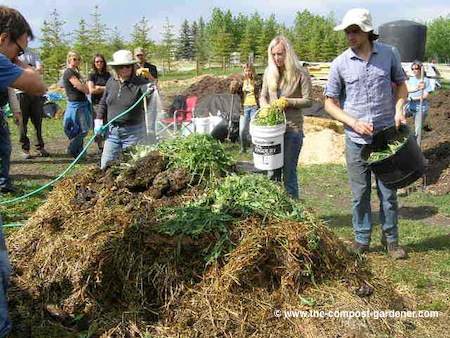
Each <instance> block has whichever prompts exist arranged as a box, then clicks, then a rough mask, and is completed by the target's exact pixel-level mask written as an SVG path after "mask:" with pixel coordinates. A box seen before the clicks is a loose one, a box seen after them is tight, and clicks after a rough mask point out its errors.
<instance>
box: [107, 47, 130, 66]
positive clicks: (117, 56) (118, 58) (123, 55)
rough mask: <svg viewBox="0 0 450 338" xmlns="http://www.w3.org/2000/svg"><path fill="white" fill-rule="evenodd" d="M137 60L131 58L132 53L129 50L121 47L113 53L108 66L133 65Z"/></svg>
mask: <svg viewBox="0 0 450 338" xmlns="http://www.w3.org/2000/svg"><path fill="white" fill-rule="evenodd" d="M135 63H137V60H135V59H134V58H133V53H131V52H130V51H129V50H126V49H121V50H118V51H117V52H115V53H114V54H113V60H112V61H110V62H108V65H109V66H126V65H134V64H135Z"/></svg>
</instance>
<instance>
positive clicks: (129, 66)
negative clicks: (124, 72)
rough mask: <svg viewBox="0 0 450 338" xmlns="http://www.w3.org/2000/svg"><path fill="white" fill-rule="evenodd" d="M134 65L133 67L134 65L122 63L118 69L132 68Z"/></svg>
mask: <svg viewBox="0 0 450 338" xmlns="http://www.w3.org/2000/svg"><path fill="white" fill-rule="evenodd" d="M132 67H133V65H120V66H117V68H118V69H122V68H132Z"/></svg>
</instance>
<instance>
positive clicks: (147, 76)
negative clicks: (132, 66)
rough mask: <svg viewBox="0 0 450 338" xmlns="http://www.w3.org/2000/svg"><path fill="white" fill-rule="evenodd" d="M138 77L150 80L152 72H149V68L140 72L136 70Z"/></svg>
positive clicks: (140, 69) (141, 69)
mask: <svg viewBox="0 0 450 338" xmlns="http://www.w3.org/2000/svg"><path fill="white" fill-rule="evenodd" d="M136 75H137V76H142V77H145V78H146V79H149V78H150V71H149V69H148V68H139V69H138V70H136Z"/></svg>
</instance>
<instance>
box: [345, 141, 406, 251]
mask: <svg viewBox="0 0 450 338" xmlns="http://www.w3.org/2000/svg"><path fill="white" fill-rule="evenodd" d="M345 143H346V154H345V155H346V161H347V170H348V176H349V179H350V187H351V190H352V196H353V199H352V214H353V217H352V223H353V229H354V231H355V240H356V242H358V243H360V244H366V245H369V244H370V238H371V233H372V210H371V206H370V194H371V171H370V169H369V166H368V164H367V162H366V161H364V160H363V159H362V158H361V149H362V147H363V144H358V143H355V142H353V141H351V140H350V138H349V137H346V139H345ZM376 180H377V193H378V198H379V199H380V222H381V228H382V231H383V234H384V235H385V236H386V240H387V242H388V243H391V242H396V241H397V240H398V203H397V191H396V190H393V189H389V188H386V187H385V186H384V184H383V182H381V181H380V180H379V179H378V178H376Z"/></svg>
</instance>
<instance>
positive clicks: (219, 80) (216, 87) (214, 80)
mask: <svg viewBox="0 0 450 338" xmlns="http://www.w3.org/2000/svg"><path fill="white" fill-rule="evenodd" d="M234 80H237V81H241V80H242V75H241V74H232V75H230V76H228V77H226V78H223V77H217V76H210V75H206V76H203V77H202V78H201V79H200V81H198V82H195V83H193V84H192V85H190V86H189V87H188V88H187V89H186V90H184V91H183V93H182V94H181V95H186V96H197V97H198V100H199V101H200V100H201V99H202V98H204V97H206V96H208V95H212V94H223V93H229V92H230V90H229V88H230V84H231V81H234Z"/></svg>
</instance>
